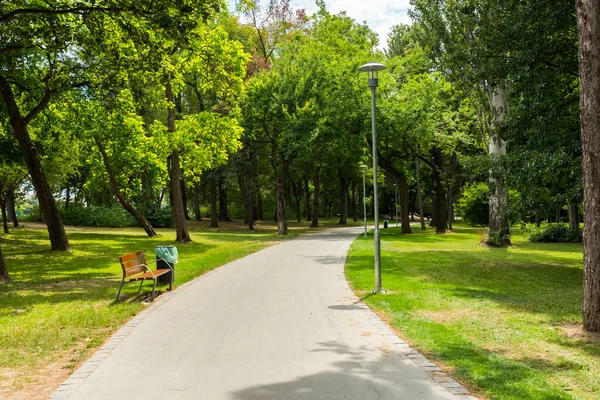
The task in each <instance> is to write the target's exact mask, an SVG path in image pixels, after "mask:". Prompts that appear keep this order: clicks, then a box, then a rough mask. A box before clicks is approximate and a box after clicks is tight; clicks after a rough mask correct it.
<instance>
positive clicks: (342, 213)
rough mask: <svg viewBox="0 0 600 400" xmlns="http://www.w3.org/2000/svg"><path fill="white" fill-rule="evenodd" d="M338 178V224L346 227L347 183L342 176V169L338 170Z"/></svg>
mask: <svg viewBox="0 0 600 400" xmlns="http://www.w3.org/2000/svg"><path fill="white" fill-rule="evenodd" d="M338 178H339V190H340V191H339V193H340V221H339V222H338V224H340V225H347V224H348V203H347V202H346V188H347V187H348V181H347V180H346V177H345V176H344V174H343V172H342V169H341V168H338Z"/></svg>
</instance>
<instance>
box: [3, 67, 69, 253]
mask: <svg viewBox="0 0 600 400" xmlns="http://www.w3.org/2000/svg"><path fill="white" fill-rule="evenodd" d="M0 92H1V94H2V98H3V100H4V104H5V105H6V110H7V112H8V117H9V119H10V124H11V126H12V129H13V133H14V135H15V138H16V139H17V142H18V143H19V148H20V149H21V152H22V153H23V156H24V158H25V164H26V165H27V170H28V171H29V176H30V177H31V182H32V183H33V187H34V188H35V192H36V196H37V198H38V202H39V204H40V209H41V211H42V213H43V214H44V220H45V221H46V226H47V228H48V235H49V236H50V245H51V248H52V250H58V251H71V246H70V244H69V239H68V238H67V233H66V231H65V227H64V225H63V222H62V219H61V217H60V214H59V213H58V208H57V207H56V201H55V200H54V195H53V193H52V188H51V187H50V184H49V183H48V180H47V179H46V173H45V172H44V169H43V167H42V161H41V160H40V157H39V155H38V152H37V149H36V147H35V145H34V144H33V142H32V141H31V137H30V136H29V130H28V125H29V123H30V122H31V120H32V119H33V118H35V116H36V115H37V114H38V113H39V112H40V111H42V110H43V109H44V108H45V107H46V106H47V104H48V102H49V100H50V91H49V89H48V88H46V92H45V96H44V98H43V99H42V101H41V102H40V103H39V104H38V106H37V107H36V108H34V109H33V110H32V111H31V112H30V113H29V114H28V115H27V116H25V117H23V116H22V115H21V112H20V111H19V107H18V105H17V102H16V101H15V97H14V94H13V91H12V88H11V87H10V84H9V83H8V81H7V80H6V78H4V77H3V76H0Z"/></svg>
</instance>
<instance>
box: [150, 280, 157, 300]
mask: <svg viewBox="0 0 600 400" xmlns="http://www.w3.org/2000/svg"><path fill="white" fill-rule="evenodd" d="M154 292H156V278H154V286H152V297H151V299H150V301H154Z"/></svg>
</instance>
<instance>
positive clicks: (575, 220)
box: [569, 202, 579, 229]
mask: <svg viewBox="0 0 600 400" xmlns="http://www.w3.org/2000/svg"><path fill="white" fill-rule="evenodd" d="M569 229H579V204H577V203H576V202H573V203H571V204H569Z"/></svg>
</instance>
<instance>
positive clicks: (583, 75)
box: [577, 0, 600, 331]
mask: <svg viewBox="0 0 600 400" xmlns="http://www.w3.org/2000/svg"><path fill="white" fill-rule="evenodd" d="M577 23H578V27H579V60H580V67H579V74H580V79H581V146H582V153H583V180H584V235H583V237H584V239H583V253H584V262H583V263H584V265H583V271H584V281H583V304H582V313H583V327H584V329H585V330H588V331H598V330H600V248H598V240H599V238H600V223H599V220H600V201H598V193H600V170H599V168H600V164H599V163H598V159H600V140H599V138H600V5H598V3H597V2H595V1H592V0H578V1H577Z"/></svg>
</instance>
